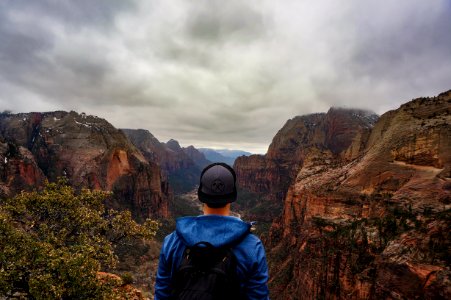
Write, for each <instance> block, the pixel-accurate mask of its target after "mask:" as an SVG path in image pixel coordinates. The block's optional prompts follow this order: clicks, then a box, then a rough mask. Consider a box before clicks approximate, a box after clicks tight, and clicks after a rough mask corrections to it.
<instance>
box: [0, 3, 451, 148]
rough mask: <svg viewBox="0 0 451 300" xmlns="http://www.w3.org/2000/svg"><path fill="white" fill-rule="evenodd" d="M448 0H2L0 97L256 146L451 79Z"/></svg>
mask: <svg viewBox="0 0 451 300" xmlns="http://www.w3.org/2000/svg"><path fill="white" fill-rule="evenodd" d="M450 28H451V2H450V1H449V0H437V1H421V0H398V1H388V2H387V1H385V2H383V3H382V2H381V1H362V0H353V1H325V0H323V1H294V0H293V1H289V0H283V1H269V0H266V1H256V0H255V1H253V0H250V1H238V0H231V1H219V0H208V1H207V0H203V1H186V0H176V1H162V0H161V1H144V0H142V1H125V0H116V1H112V0H102V1H90V0H78V1H69V0H67V1H54V0H41V1H25V0H14V1H12V0H6V1H2V2H1V3H0V107H1V108H2V109H9V110H13V111H14V112H28V111H47V110H56V109H63V110H76V111H79V112H81V111H84V112H86V113H89V114H94V115H98V116H101V117H104V118H106V119H107V120H108V121H110V122H111V123H113V124H114V125H115V126H117V127H125V128H145V129H148V130H150V131H151V132H152V133H153V134H154V135H155V136H156V137H157V138H159V139H160V140H162V141H165V140H168V139H169V138H175V139H177V140H179V141H180V142H181V144H182V145H189V144H194V145H195V146H197V147H217V148H224V147H227V148H237V149H243V150H250V151H251V152H252V151H253V152H265V151H266V148H267V146H268V145H269V143H270V141H271V139H272V137H273V136H274V134H275V133H276V132H277V130H278V129H280V127H281V126H282V125H283V124H284V123H285V121H286V120H287V119H289V118H292V117H293V116H296V115H301V114H307V113H312V112H321V111H327V110H328V108H329V107H331V106H346V107H358V108H365V109H371V110H374V111H375V112H377V113H379V114H381V113H383V112H385V111H387V110H389V109H394V108H397V107H398V106H399V105H400V104H401V103H403V102H406V101H408V100H410V99H412V98H415V97H419V96H432V95H436V94H438V93H440V92H442V91H445V90H447V89H450V88H451V59H450V54H451V35H450V34H449V31H450Z"/></svg>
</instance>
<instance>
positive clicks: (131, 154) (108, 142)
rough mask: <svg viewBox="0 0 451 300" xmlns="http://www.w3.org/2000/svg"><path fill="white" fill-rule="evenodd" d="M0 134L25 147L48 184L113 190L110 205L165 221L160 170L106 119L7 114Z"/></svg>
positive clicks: (72, 114) (59, 114)
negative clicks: (59, 182) (59, 179)
mask: <svg viewBox="0 0 451 300" xmlns="http://www.w3.org/2000/svg"><path fill="white" fill-rule="evenodd" d="M0 135H1V136H3V138H5V139H6V140H11V141H14V143H15V144H17V145H18V146H20V147H23V148H26V149H28V151H29V153H31V156H32V157H33V158H34V160H35V161H36V165H37V166H38V168H39V169H40V171H41V173H42V174H44V175H45V177H47V178H48V179H49V180H50V181H54V180H56V179H57V177H59V176H65V177H67V178H68V179H69V181H70V183H71V184H72V185H73V186H75V187H88V188H93V189H102V190H111V191H115V198H114V201H113V203H112V205H113V206H117V208H130V209H131V210H132V213H133V215H134V216H135V218H137V219H139V220H142V219H144V218H147V217H151V216H152V217H167V216H168V209H167V198H168V191H167V189H168V187H167V182H165V181H164V180H163V179H162V177H161V172H160V170H159V167H158V166H157V165H156V164H155V163H154V162H152V161H150V162H149V161H148V160H146V158H145V157H144V156H143V155H142V154H141V153H140V152H139V151H138V150H137V149H136V148H135V147H134V146H133V145H132V144H131V143H130V142H129V141H128V140H127V138H126V137H125V135H124V134H123V133H122V132H121V131H120V130H117V129H116V128H114V127H113V126H112V125H111V124H109V123H108V122H107V121H105V120H103V119H100V118H97V117H95V116H88V115H85V114H77V113H75V112H70V113H68V112H62V111H58V112H48V113H29V114H17V115H6V116H2V117H1V118H0Z"/></svg>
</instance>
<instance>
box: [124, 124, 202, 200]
mask: <svg viewBox="0 0 451 300" xmlns="http://www.w3.org/2000/svg"><path fill="white" fill-rule="evenodd" d="M122 131H123V132H124V133H125V134H126V135H127V137H128V138H129V139H130V141H131V142H132V143H133V144H134V145H135V146H136V147H137V148H138V149H139V150H140V151H141V152H142V153H143V155H144V156H145V157H146V158H147V159H149V160H152V161H153V162H155V163H156V164H158V165H159V166H160V167H161V169H162V170H163V172H164V174H165V176H167V177H168V180H169V182H170V186H171V188H172V189H173V190H174V192H175V193H177V194H178V193H186V192H189V191H191V190H192V189H193V188H194V187H195V186H196V185H197V184H198V183H199V177H200V173H201V170H202V168H203V167H204V166H206V165H207V164H209V163H210V162H209V161H208V160H207V159H206V158H205V156H204V155H203V154H202V153H200V152H199V151H197V149H196V148H194V147H193V146H189V147H187V148H182V147H181V146H180V144H179V143H178V142H177V141H176V140H173V139H171V140H169V141H168V142H167V143H161V142H159V141H158V140H157V139H156V138H155V137H154V136H153V135H152V134H151V133H150V132H149V131H147V130H144V129H122Z"/></svg>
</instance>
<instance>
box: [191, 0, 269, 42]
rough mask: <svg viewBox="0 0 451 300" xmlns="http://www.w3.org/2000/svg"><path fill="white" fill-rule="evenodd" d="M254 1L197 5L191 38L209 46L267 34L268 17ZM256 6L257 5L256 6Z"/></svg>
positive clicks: (195, 4)
mask: <svg viewBox="0 0 451 300" xmlns="http://www.w3.org/2000/svg"><path fill="white" fill-rule="evenodd" d="M251 3H252V2H251V1H249V2H243V1H230V2H229V3H228V4H227V5H224V1H220V0H212V1H195V2H193V3H192V4H193V5H192V6H191V7H190V8H189V12H188V20H187V24H186V31H187V34H188V35H189V36H190V37H192V38H194V39H198V40H203V41H206V42H229V41H230V40H231V39H240V40H247V41H249V40H253V39H256V38H259V37H260V36H261V35H263V34H264V33H265V31H264V29H265V28H264V16H263V14H262V12H261V11H258V9H257V8H256V7H252V6H251ZM254 4H255V3H254Z"/></svg>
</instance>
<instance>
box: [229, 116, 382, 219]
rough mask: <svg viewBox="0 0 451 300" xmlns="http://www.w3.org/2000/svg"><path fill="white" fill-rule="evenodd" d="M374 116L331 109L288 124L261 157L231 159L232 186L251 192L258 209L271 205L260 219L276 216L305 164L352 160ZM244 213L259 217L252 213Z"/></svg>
mask: <svg viewBox="0 0 451 300" xmlns="http://www.w3.org/2000/svg"><path fill="white" fill-rule="evenodd" d="M377 118H378V116H377V115H375V114H374V113H371V112H368V111H363V110H355V109H342V108H331V109H330V110H329V111H328V112H327V113H320V114H311V115H306V116H298V117H295V118H293V119H291V120H288V121H287V123H286V124H285V125H284V126H283V127H282V129H280V130H279V132H278V133H277V134H276V135H275V137H274V138H273V140H272V142H271V145H270V146H269V148H268V152H267V153H266V155H251V156H242V157H238V158H237V159H236V161H235V164H234V168H235V170H236V172H237V178H238V185H239V187H240V188H242V189H244V190H247V191H250V192H251V193H254V194H255V195H254V197H257V198H259V201H258V202H259V205H260V206H263V207H271V209H270V210H267V211H268V212H267V214H268V216H266V219H272V218H274V217H276V216H277V215H278V214H280V212H281V209H282V205H283V199H284V198H285V196H286V193H287V191H288V188H289V187H290V185H291V184H292V183H293V181H294V180H295V178H296V176H297V174H298V171H299V170H300V169H301V168H302V167H303V165H304V164H305V163H306V161H307V162H308V161H311V160H314V159H317V160H319V161H349V160H352V159H354V158H356V157H357V156H358V155H359V154H360V153H361V151H362V149H363V147H364V142H365V141H366V139H367V138H368V135H369V133H370V131H371V128H372V126H373V125H374V123H375V122H376V120H377ZM243 205H245V203H244V204H243ZM250 208H251V207H249V208H246V210H247V211H249V209H250ZM248 214H250V215H252V216H253V217H254V218H257V219H259V218H260V217H259V216H258V215H255V214H253V213H252V211H249V212H248Z"/></svg>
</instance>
